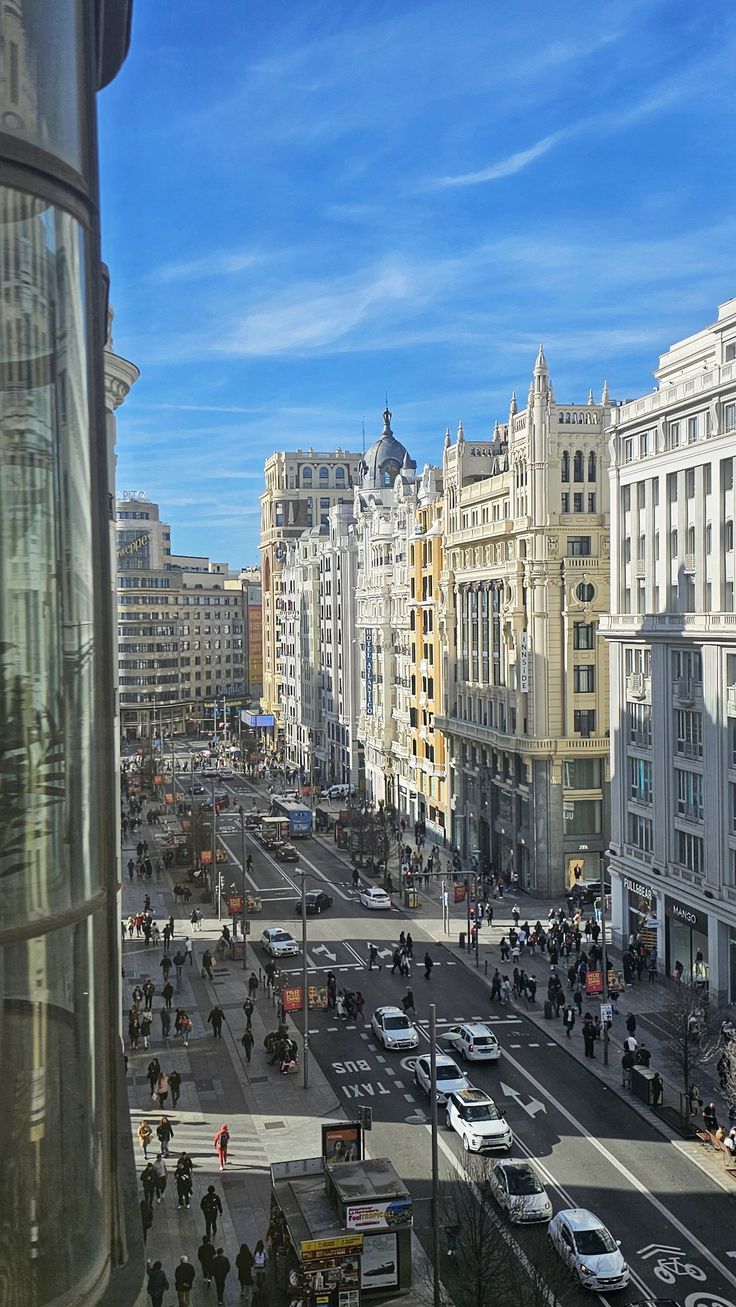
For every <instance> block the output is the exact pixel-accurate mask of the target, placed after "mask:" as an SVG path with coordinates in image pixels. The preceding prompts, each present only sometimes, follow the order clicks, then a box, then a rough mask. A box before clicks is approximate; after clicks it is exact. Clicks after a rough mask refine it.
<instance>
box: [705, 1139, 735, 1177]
mask: <svg viewBox="0 0 736 1307" xmlns="http://www.w3.org/2000/svg"><path fill="white" fill-rule="evenodd" d="M696 1136H697V1138H698V1139H699V1140H700V1142H701V1144H710V1146H711V1147H712V1148H715V1150H716V1152H718V1153H722V1154H723V1164H724V1166H725V1169H726V1170H727V1171H730V1172H731V1174H732V1176H733V1178H734V1179H736V1157H734V1156H733V1155H732V1154H731V1153H730V1152H729V1150H728V1149H727V1148H726V1145H725V1144H724V1142H723V1140H722V1139H719V1138H718V1136H717V1135H716V1134H714V1133H713V1131H712V1130H697V1131H696Z"/></svg>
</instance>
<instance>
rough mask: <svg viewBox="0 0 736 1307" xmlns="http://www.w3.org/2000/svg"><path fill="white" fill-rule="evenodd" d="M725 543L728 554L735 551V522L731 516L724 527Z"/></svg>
mask: <svg viewBox="0 0 736 1307" xmlns="http://www.w3.org/2000/svg"><path fill="white" fill-rule="evenodd" d="M723 544H724V549H725V550H726V553H727V554H732V553H733V522H732V521H731V519H730V518H729V520H728V521H727V522H726V525H725V527H724V528H723Z"/></svg>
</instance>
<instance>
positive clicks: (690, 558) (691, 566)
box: [684, 554, 695, 572]
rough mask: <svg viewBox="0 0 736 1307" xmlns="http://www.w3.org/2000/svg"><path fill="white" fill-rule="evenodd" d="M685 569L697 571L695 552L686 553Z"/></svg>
mask: <svg viewBox="0 0 736 1307" xmlns="http://www.w3.org/2000/svg"><path fill="white" fill-rule="evenodd" d="M684 571H686V572H694V571H695V554H685V562H684Z"/></svg>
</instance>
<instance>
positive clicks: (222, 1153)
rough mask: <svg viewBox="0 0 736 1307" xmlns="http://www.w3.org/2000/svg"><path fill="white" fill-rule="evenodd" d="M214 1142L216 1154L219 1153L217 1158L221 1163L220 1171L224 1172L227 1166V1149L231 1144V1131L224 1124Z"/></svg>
mask: <svg viewBox="0 0 736 1307" xmlns="http://www.w3.org/2000/svg"><path fill="white" fill-rule="evenodd" d="M212 1142H213V1144H214V1146H215V1152H216V1153H217V1156H218V1158H219V1161H220V1170H221V1171H224V1170H225V1167H226V1165H227V1148H228V1144H229V1143H230V1131H229V1130H228V1128H227V1126H226V1125H225V1123H224V1122H223V1124H222V1125H221V1126H220V1129H219V1130H218V1131H217V1134H216V1135H215V1137H214V1139H213V1140H212Z"/></svg>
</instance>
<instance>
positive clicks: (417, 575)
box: [408, 467, 449, 841]
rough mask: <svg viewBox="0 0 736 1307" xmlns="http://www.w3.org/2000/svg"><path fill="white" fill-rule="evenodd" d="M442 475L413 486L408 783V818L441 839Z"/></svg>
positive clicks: (426, 476) (430, 470)
mask: <svg viewBox="0 0 736 1307" xmlns="http://www.w3.org/2000/svg"><path fill="white" fill-rule="evenodd" d="M444 526H445V524H444V497H443V487H442V471H441V469H440V468H437V467H425V468H424V469H423V470H422V473H421V475H420V476H419V478H418V480H417V483H416V508H415V512H414V530H413V532H412V534H411V536H410V542H409V569H410V579H409V587H410V594H409V639H410V653H411V664H410V670H409V687H410V688H409V736H410V750H411V760H412V773H413V775H412V777H411V779H410V783H409V810H408V816H409V817H410V818H411V819H412V820H413V821H417V820H418V821H421V822H424V823H425V824H426V826H427V829H428V831H430V832H431V833H432V834H433V835H434V836H435V837H436V838H438V839H441V840H443V841H444V839H445V838H446V836H447V833H448V830H449V823H448V777H447V751H446V747H445V738H444V736H443V734H442V731H440V730H439V729H438V728H437V723H436V717H437V715H438V714H440V715H442V713H443V711H444V708H443V704H444V694H445V681H444V675H445V648H446V640H447V621H446V617H447V613H446V607H445V604H444V600H443V592H442V585H441V582H442V573H443V569H444V556H445V555H444Z"/></svg>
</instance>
